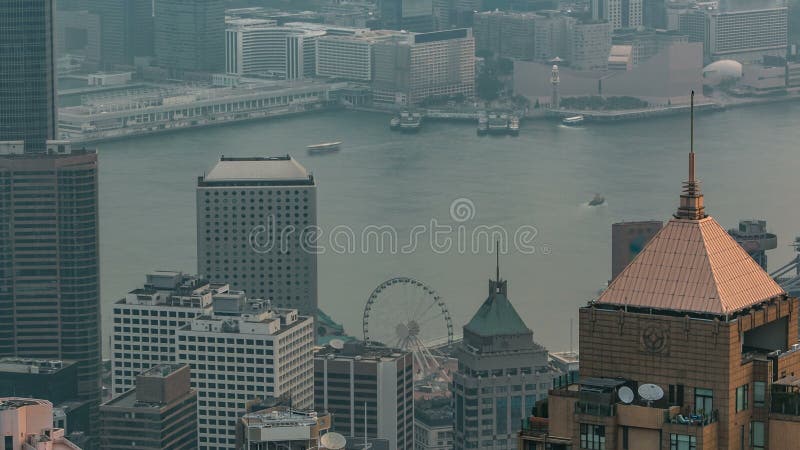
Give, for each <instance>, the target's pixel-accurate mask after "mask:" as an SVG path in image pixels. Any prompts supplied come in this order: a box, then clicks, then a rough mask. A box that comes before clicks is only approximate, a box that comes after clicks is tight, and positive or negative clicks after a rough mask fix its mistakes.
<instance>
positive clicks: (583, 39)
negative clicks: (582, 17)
mask: <svg viewBox="0 0 800 450" xmlns="http://www.w3.org/2000/svg"><path fill="white" fill-rule="evenodd" d="M611 34H612V28H611V22H608V21H604V20H600V21H579V22H576V23H574V24H573V25H572V28H571V29H570V30H569V32H568V34H567V58H566V59H567V60H568V61H569V62H570V67H573V68H575V69H578V70H605V69H606V67H607V66H608V55H609V54H610V53H611Z"/></svg>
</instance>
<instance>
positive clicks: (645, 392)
mask: <svg viewBox="0 0 800 450" xmlns="http://www.w3.org/2000/svg"><path fill="white" fill-rule="evenodd" d="M639 397H642V398H643V399H645V400H647V401H648V402H655V401H658V400H661V399H662V398H664V390H663V389H661V387H660V386H658V385H656V384H652V383H645V384H643V385H641V386H639Z"/></svg>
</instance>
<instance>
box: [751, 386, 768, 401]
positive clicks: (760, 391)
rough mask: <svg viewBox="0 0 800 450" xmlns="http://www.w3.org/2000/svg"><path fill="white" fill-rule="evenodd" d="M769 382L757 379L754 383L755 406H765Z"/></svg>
mask: <svg viewBox="0 0 800 450" xmlns="http://www.w3.org/2000/svg"><path fill="white" fill-rule="evenodd" d="M766 393H767V383H765V382H763V381H756V382H754V383H753V406H764V404H765V402H766Z"/></svg>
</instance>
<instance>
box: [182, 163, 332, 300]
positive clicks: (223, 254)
mask: <svg viewBox="0 0 800 450" xmlns="http://www.w3.org/2000/svg"><path fill="white" fill-rule="evenodd" d="M316 224H317V185H316V182H315V180H314V176H313V175H311V174H310V173H309V172H308V171H307V170H306V169H305V168H304V167H303V166H302V165H300V163H299V162H297V161H296V160H295V159H293V158H291V157H289V156H282V157H272V158H262V157H254V158H231V157H222V158H220V160H219V161H218V162H217V164H216V165H215V166H214V167H213V168H212V169H211V171H209V172H208V173H206V174H205V175H203V176H201V177H198V179H197V266H198V272H199V273H201V274H203V276H204V277H206V278H207V279H209V280H211V281H212V282H225V283H229V284H230V285H231V287H232V288H234V289H239V290H243V291H245V292H247V293H248V295H251V296H253V297H257V298H268V299H271V300H272V302H273V305H275V306H277V307H279V308H296V309H298V310H299V311H300V312H301V314H305V315H311V316H315V315H316V311H317V255H316V253H315V252H313V251H309V250H310V249H308V248H306V247H304V242H303V236H304V233H307V232H308V230H310V229H311V227H314V226H316Z"/></svg>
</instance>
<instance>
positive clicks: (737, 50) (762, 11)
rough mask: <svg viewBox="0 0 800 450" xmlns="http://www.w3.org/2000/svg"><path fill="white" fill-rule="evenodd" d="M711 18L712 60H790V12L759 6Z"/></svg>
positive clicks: (722, 12) (716, 13)
mask: <svg viewBox="0 0 800 450" xmlns="http://www.w3.org/2000/svg"><path fill="white" fill-rule="evenodd" d="M706 15H707V17H708V38H707V39H708V53H709V55H707V56H710V57H711V59H712V60H719V59H734V60H736V61H739V62H740V63H742V64H752V63H760V62H761V61H762V60H763V58H764V56H777V57H781V58H785V57H786V50H787V46H788V41H789V37H788V35H789V9H788V8H787V7H785V6H775V5H771V4H767V5H764V4H763V2H757V4H755V5H752V6H750V7H748V8H746V9H742V10H718V11H717V10H714V11H708V12H707V13H706Z"/></svg>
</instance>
